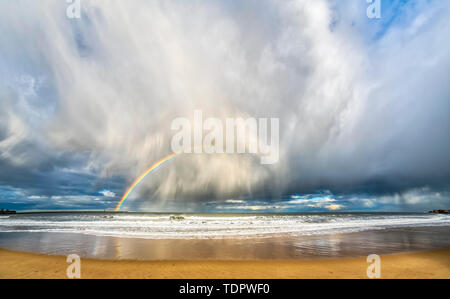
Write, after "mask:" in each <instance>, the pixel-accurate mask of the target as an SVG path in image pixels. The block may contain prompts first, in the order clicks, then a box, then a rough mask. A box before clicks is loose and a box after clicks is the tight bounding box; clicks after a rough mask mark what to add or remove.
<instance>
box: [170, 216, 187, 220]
mask: <svg viewBox="0 0 450 299" xmlns="http://www.w3.org/2000/svg"><path fill="white" fill-rule="evenodd" d="M170 220H184V217H183V216H170Z"/></svg>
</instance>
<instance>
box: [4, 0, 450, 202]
mask: <svg viewBox="0 0 450 299" xmlns="http://www.w3.org/2000/svg"><path fill="white" fill-rule="evenodd" d="M332 2H334V1H326V0H298V1H275V0H274V1H270V0H267V1H263V3H261V1H255V2H250V3H247V4H244V3H228V2H224V1H204V2H202V1H200V2H197V1H196V2H186V1H144V0H134V1H121V0H113V1H108V2H104V1H89V0H85V1H82V8H83V9H82V18H81V19H73V20H70V19H67V17H66V15H65V9H66V8H67V3H65V1H58V0H53V1H48V3H47V2H46V4H45V5H43V4H42V3H40V2H38V1H31V0H18V1H5V2H2V3H1V4H0V36H1V37H0V41H1V43H0V44H1V49H2V51H1V52H2V55H1V56H0V67H1V68H0V72H1V73H0V76H1V77H0V78H2V79H5V80H2V82H4V83H3V85H0V92H1V95H4V94H6V93H7V92H6V91H9V93H7V94H8V95H9V98H8V99H6V98H5V97H2V98H1V100H0V101H1V105H2V110H3V111H5V110H7V111H8V112H6V113H5V112H2V111H0V135H1V133H2V128H3V127H5V128H7V129H5V131H7V132H8V134H7V136H8V137H7V138H6V139H1V138H0V150H1V151H0V154H1V158H2V159H7V160H10V161H12V163H15V164H23V165H26V163H28V162H29V161H32V160H33V158H32V157H29V156H27V152H22V153H21V155H16V152H17V150H14V149H15V146H14V145H15V144H18V143H20V142H23V141H24V140H34V138H36V139H37V140H36V141H33V142H39V143H43V144H45V145H46V148H50V149H53V150H55V151H62V152H68V153H74V152H78V153H80V152H81V153H88V154H89V158H90V160H89V163H88V165H87V166H86V167H87V168H88V170H89V169H91V170H98V169H100V170H103V174H104V175H106V173H108V174H109V175H118V176H122V177H124V178H126V181H127V182H128V183H130V182H132V181H133V180H134V179H135V178H136V177H138V176H139V175H140V174H141V173H142V172H143V171H144V170H146V169H147V168H148V167H149V166H150V165H151V164H153V163H154V162H155V161H158V160H159V159H161V157H164V156H165V155H167V154H168V153H169V152H170V138H171V136H172V135H173V133H174V132H172V131H171V130H170V123H171V121H172V120H173V119H174V118H176V117H187V118H192V116H193V111H194V110H195V109H201V110H202V111H203V114H204V116H205V117H209V116H211V117H218V118H225V117H249V116H252V117H279V118H280V138H281V139H280V162H279V163H278V164H276V165H271V166H262V165H260V164H259V159H256V158H255V157H252V156H247V155H184V156H179V157H177V158H176V159H175V160H172V161H171V162H170V165H167V166H164V167H161V169H159V170H158V173H155V174H152V176H151V178H150V177H149V178H148V179H146V180H144V181H142V182H141V184H140V185H139V186H138V188H136V190H135V191H134V193H133V194H132V196H131V197H132V198H137V199H141V200H140V201H138V204H139V205H141V206H142V207H146V206H147V205H148V204H150V203H149V200H148V199H149V198H150V199H152V200H155V199H161V201H160V203H161V204H164V202H165V201H168V200H180V198H184V199H188V198H195V199H197V198H202V197H222V198H224V199H226V198H230V197H232V196H234V195H253V194H258V193H267V192H269V190H270V193H272V195H277V194H282V193H283V192H285V191H286V190H288V189H293V188H298V189H302V188H314V187H316V186H323V185H324V184H325V185H326V184H328V183H330V184H332V185H333V186H336V185H337V186H347V185H348V184H350V183H351V184H352V185H357V184H363V183H366V182H367V181H370V180H378V179H379V180H388V181H392V184H393V185H396V184H397V185H399V186H400V187H401V188H402V187H409V185H414V184H416V181H417V184H422V183H423V182H422V181H423V180H425V181H427V180H441V181H442V180H445V179H446V178H448V177H449V176H450V174H449V169H450V167H448V166H449V164H450V161H449V155H448V152H449V150H450V141H449V140H448V136H447V134H448V133H447V132H448V131H449V129H450V124H449V118H448V111H449V101H448V96H449V95H450V89H449V86H448V84H447V83H446V81H445V78H448V76H449V75H450V67H449V66H450V52H449V51H448V48H449V46H448V40H447V39H445V38H442V37H443V36H449V35H450V18H449V12H448V11H449V10H448V8H449V6H450V4H448V3H447V2H445V1H442V2H443V3H439V4H436V3H435V4H433V5H427V4H426V1H418V6H420V8H421V11H420V13H418V14H417V16H415V15H414V14H412V16H411V17H410V18H411V19H410V20H408V21H407V22H404V23H403V24H401V25H395V24H394V25H392V28H390V29H389V30H388V31H387V33H386V34H385V35H383V36H381V37H379V38H378V39H375V40H371V41H370V42H369V41H368V38H367V36H366V34H367V31H365V30H366V29H367V28H370V27H371V23H369V22H370V21H368V20H367V19H366V18H365V6H364V5H360V4H342V5H343V6H344V7H345V8H346V9H345V10H343V9H339V7H338V8H336V7H335V5H337V6H339V5H338V4H333V5H332ZM360 9H361V10H360ZM23 20H27V21H26V22H25V21H23ZM336 20H338V21H337V23H336V24H334V22H335V21H336ZM355 20H356V21H355ZM354 22H356V25H355V24H354ZM359 24H361V25H359ZM437 32H439V34H436V33H437ZM11 78H25V79H26V80H22V81H21V82H22V83H21V84H17V82H16V83H14V82H15V81H14V80H13V79H11ZM42 86H44V87H42ZM36 95H38V96H36ZM15 99H20V103H22V104H23V105H22V106H18V103H19V102H15ZM33 101H38V102H39V105H38V106H39V107H41V108H40V109H37V110H33V109H25V108H23V107H26V106H27V105H28V106H31V107H33V106H32V104H33ZM34 104H36V103H34ZM49 106H51V107H52V108H51V109H50V108H49V109H44V108H42V107H49ZM33 111H37V112H36V113H34V114H33ZM32 115H34V116H33V117H30V116H32ZM30 119H31V120H33V121H30ZM33 136H38V137H39V138H37V137H33ZM0 137H1V136H0ZM404 181H406V182H408V184H409V185H407V186H403V185H402V182H404ZM447 181H448V180H447ZM422 185H423V184H422ZM124 189H125V187H124ZM293 199H294V198H293ZM337 206H338V205H334V204H329V205H328V208H329V209H330V210H333V209H334V208H336V209H338V208H341V207H337Z"/></svg>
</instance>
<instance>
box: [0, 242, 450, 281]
mask: <svg viewBox="0 0 450 299" xmlns="http://www.w3.org/2000/svg"><path fill="white" fill-rule="evenodd" d="M68 265H69V264H68V263H67V262H66V257H65V256H51V255H42V254H35V253H23V252H15V251H8V250H3V249H0V278H2V279H5V278H66V269H67V267H68ZM368 265H369V264H368V263H367V261H366V258H346V259H335V260H259V261H250V260H249V261H126V260H121V261H117V260H116V261H108V260H96V259H82V260H81V275H82V278H181V279H188V278H191V279H195V278H205V279H206V278H218V279H220V278H222V279H227V278H228V279H230V278H238V279H239V278H241V279H245V278H255V279H258V278H261V279H263V278H367V276H366V269H367V267H368ZM381 278H447V279H448V278H450V249H444V250H436V251H427V252H417V253H406V254H391V255H383V256H381Z"/></svg>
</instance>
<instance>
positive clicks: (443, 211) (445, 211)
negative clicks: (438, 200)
mask: <svg viewBox="0 0 450 299" xmlns="http://www.w3.org/2000/svg"><path fill="white" fill-rule="evenodd" d="M428 213H433V214H450V210H433V211H429V212H428Z"/></svg>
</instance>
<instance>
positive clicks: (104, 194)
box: [99, 190, 116, 197]
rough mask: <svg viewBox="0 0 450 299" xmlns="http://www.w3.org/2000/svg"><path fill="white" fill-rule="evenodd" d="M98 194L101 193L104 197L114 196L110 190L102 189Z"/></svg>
mask: <svg viewBox="0 0 450 299" xmlns="http://www.w3.org/2000/svg"><path fill="white" fill-rule="evenodd" d="M99 193H100V194H102V195H103V196H105V197H116V193H114V192H112V191H110V190H102V191H100V192H99Z"/></svg>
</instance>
